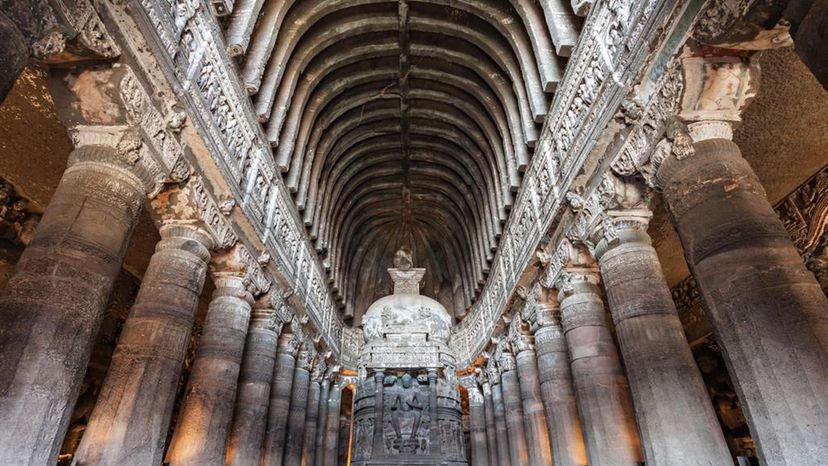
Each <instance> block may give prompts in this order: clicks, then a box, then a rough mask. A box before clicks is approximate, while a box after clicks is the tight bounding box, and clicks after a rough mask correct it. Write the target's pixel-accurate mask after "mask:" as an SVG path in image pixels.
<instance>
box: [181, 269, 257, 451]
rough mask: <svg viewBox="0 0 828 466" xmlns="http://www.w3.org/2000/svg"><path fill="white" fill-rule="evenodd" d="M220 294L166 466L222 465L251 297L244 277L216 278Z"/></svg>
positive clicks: (216, 296) (211, 311) (209, 314)
mask: <svg viewBox="0 0 828 466" xmlns="http://www.w3.org/2000/svg"><path fill="white" fill-rule="evenodd" d="M213 280H214V282H215V283H216V291H215V293H214V294H213V300H212V302H211V303H210V308H209V309H208V310H207V320H206V322H205V323H204V330H203V332H202V335H201V339H200V341H199V345H198V351H197V353H196V359H195V361H194V362H193V367H192V370H191V372H190V378H189V380H188V381H187V389H186V391H185V394H184V401H183V403H182V409H181V413H180V414H179V420H178V424H177V425H176V428H175V434H173V438H172V441H171V443H170V448H169V451H168V452H167V461H168V462H169V463H172V464H175V465H177V466H178V465H182V466H184V465H193V466H195V465H206V464H210V465H212V464H223V463H224V462H225V456H226V449H227V441H228V439H229V435H230V425H231V423H232V421H233V409H234V406H235V401H236V390H237V383H238V376H239V371H240V368H241V363H242V354H243V351H244V343H245V339H246V336H247V329H248V323H249V319H250V311H251V303H252V297H251V296H250V295H249V293H248V292H247V291H246V289H245V287H244V283H243V280H244V279H243V277H242V276H240V275H237V274H231V273H227V274H225V273H222V274H214V276H213Z"/></svg>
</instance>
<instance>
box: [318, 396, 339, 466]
mask: <svg viewBox="0 0 828 466" xmlns="http://www.w3.org/2000/svg"><path fill="white" fill-rule="evenodd" d="M342 390H343V388H342V387H341V386H339V385H333V386H332V387H331V391H330V396H329V397H328V414H327V420H326V421H325V444H324V445H323V448H322V454H323V455H324V458H323V460H322V466H336V465H337V463H336V457H337V453H338V452H339V412H340V410H341V408H342Z"/></svg>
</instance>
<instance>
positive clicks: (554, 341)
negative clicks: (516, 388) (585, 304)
mask: <svg viewBox="0 0 828 466" xmlns="http://www.w3.org/2000/svg"><path fill="white" fill-rule="evenodd" d="M537 313H538V324H539V325H540V328H538V329H537V330H536V331H535V351H536V352H537V356H538V373H539V376H540V389H541V397H542V398H543V404H544V408H545V409H546V422H547V425H548V427H549V436H550V440H551V442H552V454H553V458H554V460H555V466H583V465H585V464H587V457H586V449H585V446H584V434H583V431H582V430H581V419H580V418H579V417H578V406H577V404H576V402H575V391H574V389H573V386H572V371H571V370H570V367H569V351H568V350H567V346H566V338H565V337H564V332H563V328H561V322H560V315H559V309H558V308H557V302H556V303H555V306H554V307H553V306H550V305H547V304H539V305H538V310H537Z"/></svg>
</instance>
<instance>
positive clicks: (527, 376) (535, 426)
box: [515, 344, 552, 466]
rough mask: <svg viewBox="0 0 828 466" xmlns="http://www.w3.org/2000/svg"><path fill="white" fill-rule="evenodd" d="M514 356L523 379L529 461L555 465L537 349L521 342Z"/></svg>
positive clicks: (534, 464) (533, 463)
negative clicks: (539, 375)
mask: <svg viewBox="0 0 828 466" xmlns="http://www.w3.org/2000/svg"><path fill="white" fill-rule="evenodd" d="M515 359H516V360H517V374H518V378H519V379H520V397H521V399H522V400H523V424H524V430H525V432H526V444H527V445H528V446H529V464H531V465H532V466H536V465H537V466H544V465H548V466H552V446H551V445H550V444H549V434H548V433H547V429H548V426H547V423H546V412H545V411H544V407H543V399H542V398H541V391H540V380H539V378H538V364H537V356H536V355H535V350H534V349H532V347H531V346H528V344H527V345H519V346H518V353H517V356H516V357H515Z"/></svg>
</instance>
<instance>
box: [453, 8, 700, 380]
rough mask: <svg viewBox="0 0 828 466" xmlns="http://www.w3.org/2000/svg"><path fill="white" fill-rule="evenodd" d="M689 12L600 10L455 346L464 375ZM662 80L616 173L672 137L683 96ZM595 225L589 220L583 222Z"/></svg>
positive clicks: (586, 198)
mask: <svg viewBox="0 0 828 466" xmlns="http://www.w3.org/2000/svg"><path fill="white" fill-rule="evenodd" d="M685 5H686V4H685V3H684V2H660V1H647V0H638V1H614V0H613V1H605V2H596V3H595V5H594V6H593V7H592V9H591V11H590V14H589V17H588V18H587V22H586V24H585V25H584V29H583V32H582V34H581V38H580V40H579V42H578V44H577V46H576V48H575V50H574V51H573V54H572V58H571V60H570V62H569V64H568V65H567V69H566V73H565V75H564V79H563V81H562V83H561V87H560V88H559V89H558V90H557V92H556V93H555V97H554V100H553V103H552V107H551V109H550V111H549V113H548V119H547V121H546V123H545V126H544V129H543V132H542V135H541V138H540V140H539V141H538V149H537V150H536V153H535V156H534V158H533V159H532V161H531V164H530V166H529V167H528V168H527V171H526V174H525V176H524V180H523V184H522V186H521V190H520V192H519V194H518V197H517V201H516V203H515V207H514V208H513V211H512V214H511V216H510V220H509V223H508V224H507V226H506V228H505V232H504V234H503V238H502V239H501V244H503V245H505V246H504V247H502V248H501V249H500V250H499V251H498V254H497V255H496V256H495V259H494V263H493V265H492V273H491V274H490V276H489V278H488V281H487V284H486V287H485V288H484V289H483V291H482V293H481V295H480V298H479V299H478V300H477V302H476V303H475V305H474V307H473V309H472V311H471V313H470V314H469V315H468V316H467V317H466V318H465V319H464V320H463V322H462V323H461V324H460V325H458V326H457V327H455V330H454V333H453V335H452V340H451V342H450V344H451V347H452V349H453V351H454V352H455V353H456V354H457V355H458V358H459V360H460V364H459V365H460V367H462V366H463V365H465V364H470V363H471V362H472V360H473V359H474V358H475V357H476V355H477V354H479V353H480V352H481V351H482V350H483V349H484V348H485V347H486V345H487V344H488V343H489V339H490V338H491V335H492V332H493V331H494V329H495V327H496V324H497V322H498V320H499V319H500V318H501V316H502V315H503V313H504V312H505V311H506V306H507V304H508V302H509V300H510V299H511V295H512V293H513V292H514V290H515V288H516V286H517V282H518V280H519V278H520V276H521V274H522V273H523V271H524V270H525V269H526V268H527V267H528V266H529V264H530V262H531V261H532V260H533V256H534V253H535V251H536V249H537V247H538V245H539V244H540V243H541V241H542V240H543V238H544V237H545V236H546V234H547V233H548V232H549V231H550V229H551V227H552V226H553V222H554V221H555V219H556V218H558V217H559V214H560V212H561V210H562V209H563V208H565V207H566V206H567V202H569V201H573V199H572V198H571V197H570V199H569V200H567V199H566V197H565V196H563V194H562V193H567V192H570V191H572V188H571V187H572V185H573V182H574V181H575V180H576V178H577V177H578V176H579V175H581V174H582V170H583V168H584V163H585V161H586V159H587V157H588V156H590V154H591V153H592V152H593V151H594V150H595V149H596V147H597V144H598V141H599V140H600V139H601V135H602V133H603V132H604V131H605V130H606V128H607V126H608V124H609V123H610V122H611V121H612V118H613V115H616V114H617V113H618V110H619V109H620V108H621V107H622V104H623V103H624V97H625V94H626V92H627V90H628V89H630V88H632V86H633V84H634V83H636V82H640V81H641V80H642V79H643V78H642V76H640V74H641V72H642V71H643V70H644V69H645V68H647V66H649V64H650V62H652V61H657V60H656V59H658V58H661V57H660V56H659V54H660V53H668V54H669V55H670V57H668V61H669V59H670V58H672V56H673V55H674V54H675V53H676V49H675V48H674V47H675V44H672V43H670V42H669V41H668V40H667V39H668V36H667V34H666V33H665V31H671V29H670V27H666V28H665V27H664V26H665V25H666V26H671V25H673V24H676V23H680V22H679V21H677V20H676V19H677V18H678V17H679V16H680V15H682V14H692V15H695V14H696V12H695V11H693V12H690V13H686V12H685V9H684V7H685ZM691 19H692V18H691ZM690 24H692V21H688V22H684V24H683V25H682V26H681V27H683V28H685V29H684V30H683V31H681V32H682V33H683V32H684V31H686V28H688V27H689V25H690ZM644 44H650V47H647V46H645V45H644ZM671 47H673V48H671ZM665 50H667V52H665ZM651 51H652V52H651ZM661 66H663V64H662V65H661ZM662 74H663V75H664V76H665V77H663V78H662V79H660V80H659V81H658V82H656V83H650V86H651V88H652V90H650V91H649V92H643V93H642V95H643V96H644V98H645V99H646V103H645V105H642V106H641V108H639V109H638V115H637V119H638V120H640V123H637V126H636V125H633V126H635V129H633V130H631V134H632V136H630V137H629V138H628V139H627V141H626V142H625V144H624V145H623V148H624V149H623V151H621V152H620V153H619V154H616V156H614V157H613V160H614V159H615V158H616V157H617V158H618V161H616V162H615V163H614V167H618V170H619V171H621V170H633V169H636V168H638V165H640V164H643V163H644V161H646V156H648V155H649V153H648V151H647V150H648V149H647V148H648V147H650V144H651V143H652V141H653V140H655V139H656V138H657V137H660V134H661V133H659V130H660V129H661V132H662V133H663V123H662V122H661V121H662V120H663V119H664V118H665V117H666V115H668V114H671V110H672V109H671V108H670V105H673V104H672V102H674V100H675V95H676V93H677V92H679V91H680V88H678V89H677V88H676V83H674V82H673V81H671V80H670V73H662ZM634 113H636V112H630V114H631V115H632V114H634ZM654 122H657V123H654ZM592 178H594V177H592ZM593 190H594V189H593ZM590 196H591V192H590V194H589V195H586V196H584V198H583V199H582V200H583V201H584V202H593V201H592V200H591V199H590ZM585 208H588V206H585ZM589 220H590V219H589V218H588V217H583V216H582V219H581V221H589Z"/></svg>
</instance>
